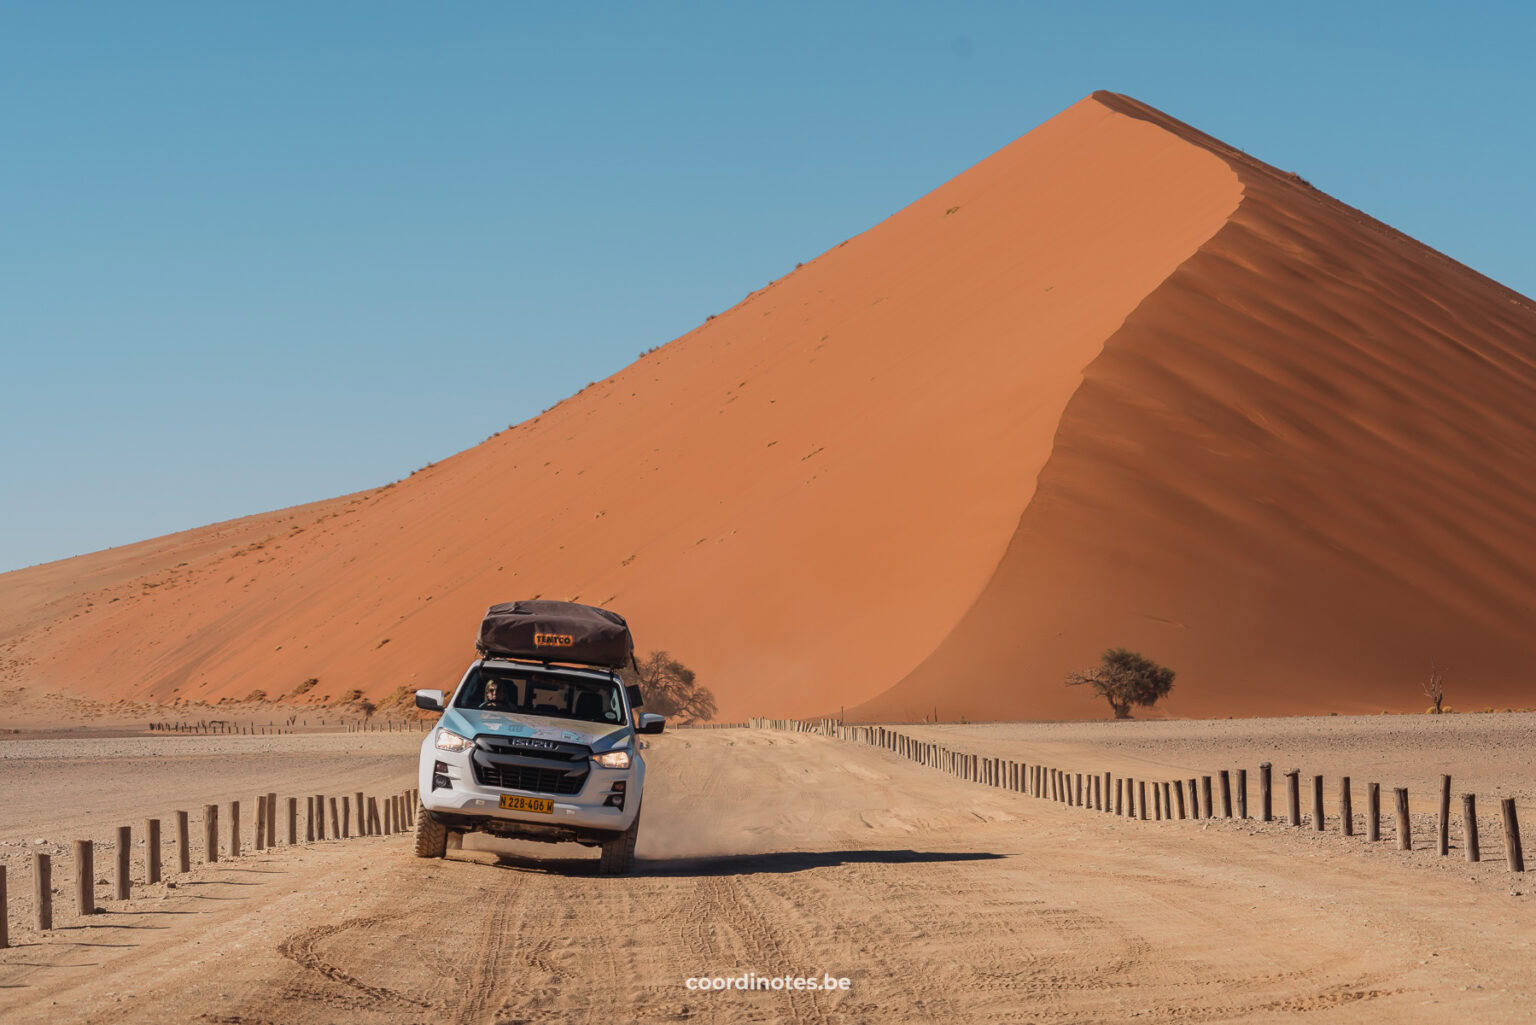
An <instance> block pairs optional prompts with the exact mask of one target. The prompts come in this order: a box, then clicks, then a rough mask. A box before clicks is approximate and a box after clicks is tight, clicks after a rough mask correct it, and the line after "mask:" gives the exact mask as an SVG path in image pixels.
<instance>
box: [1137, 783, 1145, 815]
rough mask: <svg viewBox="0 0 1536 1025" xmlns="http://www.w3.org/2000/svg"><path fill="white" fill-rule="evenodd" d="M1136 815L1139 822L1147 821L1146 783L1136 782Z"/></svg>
mask: <svg viewBox="0 0 1536 1025" xmlns="http://www.w3.org/2000/svg"><path fill="white" fill-rule="evenodd" d="M1136 815H1137V817H1138V818H1139V819H1141V821H1143V822H1145V821H1147V781H1146V780H1144V779H1138V780H1137V781H1136Z"/></svg>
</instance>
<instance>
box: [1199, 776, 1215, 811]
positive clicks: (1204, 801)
mask: <svg viewBox="0 0 1536 1025" xmlns="http://www.w3.org/2000/svg"><path fill="white" fill-rule="evenodd" d="M1212 811H1213V809H1212V807H1211V777H1209V776H1201V777H1200V817H1201V818H1202V819H1208V818H1210V817H1211V814H1212Z"/></svg>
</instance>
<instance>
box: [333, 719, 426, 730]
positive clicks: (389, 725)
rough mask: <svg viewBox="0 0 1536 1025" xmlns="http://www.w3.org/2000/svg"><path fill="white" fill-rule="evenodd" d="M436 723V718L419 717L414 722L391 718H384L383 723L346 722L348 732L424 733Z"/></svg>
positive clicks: (367, 720) (369, 720) (368, 720)
mask: <svg viewBox="0 0 1536 1025" xmlns="http://www.w3.org/2000/svg"><path fill="white" fill-rule="evenodd" d="M436 725H437V720H436V719H421V720H418V721H414V722H400V723H397V722H396V721H395V720H393V719H385V720H383V723H382V724H380V723H378V722H374V721H373V720H371V719H364V720H363V721H362V722H356V723H347V732H348V733H416V732H422V733H425V732H426V731H427V730H430V729H431V728H432V727H433V726H436Z"/></svg>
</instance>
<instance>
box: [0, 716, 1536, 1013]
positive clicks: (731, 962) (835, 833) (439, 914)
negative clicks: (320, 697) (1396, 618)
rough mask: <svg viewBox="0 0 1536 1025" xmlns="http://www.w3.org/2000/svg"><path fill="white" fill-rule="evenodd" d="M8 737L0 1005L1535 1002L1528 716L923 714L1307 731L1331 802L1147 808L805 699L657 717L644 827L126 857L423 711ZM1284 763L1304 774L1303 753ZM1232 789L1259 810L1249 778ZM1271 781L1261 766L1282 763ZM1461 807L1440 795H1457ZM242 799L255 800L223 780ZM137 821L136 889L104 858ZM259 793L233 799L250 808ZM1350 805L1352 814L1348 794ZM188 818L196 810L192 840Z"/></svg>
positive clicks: (1193, 1006) (1172, 734) (35, 1008)
mask: <svg viewBox="0 0 1536 1025" xmlns="http://www.w3.org/2000/svg"><path fill="white" fill-rule="evenodd" d="M13 728H15V729H17V730H19V732H16V733H10V734H6V735H5V736H4V739H0V793H4V795H5V804H6V808H5V816H4V818H3V820H0V858H3V862H4V864H5V866H6V869H7V877H8V879H9V880H10V890H11V903H12V913H11V917H12V927H11V933H12V935H11V942H12V944H13V946H12V948H11V949H7V950H3V951H0V1019H3V1020H4V1021H6V1022H7V1023H11V1022H15V1023H18V1025H21V1023H29V1022H57V1021H79V1022H102V1023H105V1022H164V1021H186V1022H209V1023H262V1022H274V1023H276V1022H283V1023H287V1022H294V1023H311V1022H313V1023H321V1022H331V1021H340V1020H345V1021H349V1022H361V1023H373V1022H378V1023H395V1022H399V1023H408V1022H426V1021H431V1022H464V1023H487V1025H490V1023H503V1025H505V1023H512V1022H589V1021H612V1020H616V1019H618V1020H625V1021H645V1022H652V1021H676V1022H682V1021H720V1022H734V1021H805V1022H814V1021H826V1022H869V1021H901V1022H907V1021H912V1022H918V1021H1035V1022H1111V1021H1150V1022H1191V1021H1245V1022H1246V1021H1255V1022H1257V1021H1277V1020H1282V1019H1284V1020H1290V1019H1291V1018H1292V1017H1293V1016H1294V1015H1296V1014H1298V1013H1302V1012H1305V1016H1306V1018H1307V1020H1311V1021H1317V1022H1352V1021H1395V1022H1443V1021H1451V1020H1454V1021H1479V1022H1523V1021H1530V1020H1532V1017H1533V1015H1536V1007H1533V1004H1532V999H1533V996H1536V979H1533V976H1532V973H1531V971H1530V963H1531V957H1532V953H1533V944H1536V905H1533V898H1532V896H1531V895H1530V893H1529V889H1530V884H1529V883H1528V882H1527V881H1526V877H1525V876H1524V875H1517V874H1513V873H1510V872H1509V871H1507V869H1506V867H1505V864H1504V859H1503V851H1502V848H1501V845H1500V841H1499V832H1498V821H1497V803H1496V801H1495V800H1494V798H1496V797H1498V796H1515V797H1517V798H1518V799H1519V800H1521V801H1522V802H1526V803H1528V802H1529V800H1530V798H1531V796H1532V795H1531V792H1530V791H1531V784H1530V778H1529V773H1528V771H1527V769H1528V764H1529V763H1528V760H1527V756H1526V755H1525V752H1526V751H1528V750H1529V747H1530V744H1531V742H1532V740H1533V739H1536V716H1533V715H1531V714H1522V713H1493V714H1476V715H1455V716H1439V717H1431V716H1423V715H1420V716H1362V717H1349V716H1324V717H1298V718H1291V719H1271V720H1236V719H1234V720H1204V721H1166V722H1129V723H1127V722H1103V723H991V724H977V725H944V724H937V725H927V726H925V725H922V724H918V725H912V726H904V727H892V728H895V729H899V730H901V731H902V732H904V733H906V734H908V735H910V736H914V737H920V738H923V739H927V740H933V741H936V742H938V743H943V744H947V745H949V746H951V747H954V748H957V749H963V750H970V751H974V752H977V753H980V754H985V755H992V756H999V757H1006V758H1011V759H1015V760H1021V761H1028V762H1030V763H1031V764H1047V765H1052V766H1054V767H1057V768H1060V769H1063V770H1066V771H1069V772H1075V771H1090V772H1091V771H1100V772H1102V771H1105V770H1109V771H1112V772H1114V773H1115V775H1116V776H1117V777H1118V776H1120V775H1121V774H1122V773H1123V774H1127V775H1132V776H1134V777H1137V778H1145V779H1179V778H1183V777H1187V776H1194V775H1199V774H1207V773H1213V772H1217V771H1219V770H1220V769H1229V770H1233V771H1234V772H1235V770H1236V769H1238V768H1247V769H1248V770H1249V775H1250V787H1252V786H1253V782H1252V781H1253V779H1254V778H1255V777H1256V773H1257V762H1258V761H1259V760H1260V759H1261V758H1262V760H1266V761H1270V762H1272V763H1273V764H1274V765H1275V768H1276V773H1277V779H1278V773H1280V772H1282V771H1283V770H1284V768H1289V767H1300V768H1301V769H1302V770H1303V772H1304V773H1312V772H1319V773H1323V774H1324V775H1325V776H1326V777H1327V779H1328V790H1327V792H1328V794H1329V796H1330V804H1329V808H1328V812H1327V814H1328V816H1329V820H1328V822H1327V823H1326V824H1327V831H1326V832H1323V833H1316V832H1313V831H1312V830H1311V829H1310V828H1308V827H1307V826H1306V825H1304V826H1303V828H1300V829H1293V828H1290V827H1289V826H1286V825H1284V824H1283V823H1281V822H1276V823H1270V824H1264V823H1260V822H1258V821H1255V820H1237V819H1233V820H1226V819H1223V818H1220V817H1219V816H1218V817H1216V818H1212V819H1205V820H1183V821H1179V820H1169V821H1158V820H1156V819H1148V820H1147V821H1142V820H1140V819H1134V818H1129V817H1125V816H1115V815H1113V814H1106V813H1103V812H1098V811H1094V810H1092V809H1090V808H1082V807H1069V806H1066V805H1063V804H1059V803H1054V802H1052V801H1049V800H1043V799H1037V798H1034V797H1030V796H1026V795H1023V794H1019V793H1014V792H1009V791H1006V790H1002V789H997V788H993V787H988V786H983V785H981V784H978V783H975V782H968V781H963V780H960V779H956V778H954V777H951V776H948V775H944V774H942V773H939V772H937V771H936V770H934V769H933V768H929V767H924V766H920V765H917V764H915V763H913V762H912V761H909V760H906V759H903V758H899V757H897V756H896V755H894V754H892V753H891V752H889V751H884V750H879V749H876V748H872V747H868V746H864V745H860V744H855V743H850V742H846V741H840V740H836V739H831V738H828V737H823V736H818V735H814V734H807V733H792V732H784V731H779V730H768V729H746V728H724V729H677V730H673V731H669V732H667V733H665V734H663V735H661V736H659V737H653V738H651V739H650V740H649V743H648V747H647V750H646V751H645V757H646V758H647V762H648V765H649V766H650V780H649V782H648V785H647V790H646V799H645V808H644V817H643V823H644V824H643V827H642V830H641V835H640V843H639V848H638V855H639V862H638V868H637V871H636V873H635V874H634V875H633V876H631V877H621V878H610V877H604V876H600V875H598V874H597V871H596V869H597V861H596V858H595V855H594V854H593V852H591V851H589V850H586V849H584V848H581V847H578V846H575V845H561V846H548V845H530V844H519V843H515V842H511V841H495V840H489V839H485V838H478V837H471V838H470V839H469V840H468V841H467V842H466V844H465V849H464V850H461V851H455V852H451V853H450V855H449V857H448V858H447V859H445V860H442V861H423V860H420V859H417V858H415V857H414V856H413V855H412V853H411V846H410V834H409V833H397V834H391V835H385V836H373V837H363V838H358V837H352V838H349V839H344V840H338V839H327V840H324V841H316V842H312V843H306V842H303V840H302V837H301V842H300V843H299V844H298V845H296V846H292V847H290V846H288V845H287V844H286V843H284V842H282V840H281V838H280V840H279V843H278V846H277V847H276V848H273V849H269V850H265V851H259V852H258V851H254V850H252V849H251V848H250V846H249V839H247V846H246V848H245V850H244V852H243V853H242V854H241V855H240V856H239V857H235V858H229V857H227V856H226V858H225V859H224V860H221V861H220V862H218V863H216V864H212V865H209V864H203V863H202V859H201V856H200V854H199V856H197V857H194V864H193V868H192V871H191V872H190V873H188V874H185V875H183V874H180V873H177V872H176V871H174V865H172V866H171V871H170V872H169V873H168V874H167V876H166V877H165V880H164V881H163V882H161V883H157V884H152V885H151V884H147V883H145V882H144V877H143V852H142V847H141V846H140V845H141V844H142V836H143V834H142V831H141V829H140V826H141V823H142V822H143V821H144V819H146V818H149V817H161V818H162V819H169V818H170V815H171V813H172V812H173V811H174V810H175V809H178V808H182V809H189V810H190V811H191V813H192V834H193V836H194V837H200V836H201V832H200V828H201V824H200V819H201V809H202V807H203V806H204V805H205V804H209V803H218V804H220V805H221V806H224V807H227V804H228V802H229V801H232V800H245V801H246V802H247V804H246V807H247V809H249V808H250V806H251V805H250V803H249V802H251V801H253V800H254V798H255V797H256V795H257V794H259V793H263V792H266V791H275V792H277V793H279V794H280V795H284V796H286V795H290V794H299V795H304V794H309V793H313V792H324V793H330V794H342V793H351V792H353V791H356V790H368V791H369V792H370V793H373V792H379V791H384V792H393V791H398V790H400V789H403V788H406V787H409V786H411V785H413V782H414V772H415V764H416V748H417V745H418V744H419V742H420V737H421V736H422V734H421V732H420V730H419V727H418V728H417V729H415V730H413V731H411V732H397V733H389V732H370V733H349V732H343V731H341V730H338V729H337V728H335V727H326V728H324V731H322V729H321V728H319V727H312V728H311V729H310V731H309V732H299V733H295V734H284V735H276V736H261V735H255V736H250V735H223V736H164V735H154V734H150V733H147V732H145V731H144V730H143V723H142V722H141V721H132V720H130V721H123V722H116V723H113V722H106V721H101V720H98V721H97V722H96V723H95V724H94V725H92V726H89V727H83V728H76V729H75V730H73V731H72V734H71V735H70V736H68V737H60V736H58V735H56V734H55V733H50V734H48V735H46V736H39V735H37V733H36V732H35V731H33V730H32V729H31V728H30V727H28V726H19V727H13ZM1442 772H1445V773H1450V774H1452V776H1453V778H1454V779H1455V780H1456V789H1457V791H1458V792H1459V791H1460V790H1462V789H1473V788H1475V789H1476V790H1477V791H1478V792H1479V797H1480V798H1481V800H1482V802H1483V803H1482V805H1481V807H1482V809H1483V816H1484V818H1485V819H1486V821H1485V822H1484V823H1483V824H1482V838H1483V859H1484V860H1482V861H1480V862H1478V863H1476V864H1469V863H1467V862H1466V860H1465V858H1464V855H1463V850H1462V847H1461V843H1460V822H1459V819H1456V820H1454V821H1453V824H1452V839H1453V842H1452V848H1451V851H1450V854H1449V855H1448V856H1444V857H1442V856H1440V855H1439V854H1438V853H1437V852H1436V850H1435V847H1434V838H1435V821H1434V814H1433V813H1434V805H1435V795H1436V794H1437V793H1438V787H1439V774H1440V773H1442ZM1340 774H1351V775H1352V777H1353V779H1354V781H1355V783H1356V787H1357V788H1358V790H1357V793H1361V795H1362V796H1360V797H1357V799H1356V813H1357V817H1358V816H1359V815H1360V814H1361V812H1362V810H1363V807H1364V801H1363V787H1364V785H1365V783H1366V782H1367V781H1368V780H1375V781H1377V782H1380V783H1382V784H1383V786H1384V788H1387V789H1388V790H1390V788H1391V787H1393V786H1407V787H1408V788H1409V789H1410V793H1411V797H1412V801H1413V809H1414V812H1415V817H1414V834H1415V835H1414V844H1415V849H1414V850H1412V851H1409V852H1403V851H1399V850H1396V849H1395V845H1394V844H1393V843H1392V842H1391V836H1392V824H1391V822H1390V817H1389V816H1387V820H1386V821H1384V823H1383V831H1384V837H1385V839H1383V841H1381V842H1377V843H1369V842H1367V841H1366V840H1365V839H1364V838H1363V837H1362V836H1358V835H1357V836H1355V837H1344V836H1342V835H1340V833H1339V830H1338V823H1337V821H1336V819H1335V815H1336V810H1335V809H1334V807H1333V805H1332V801H1331V798H1332V796H1333V794H1334V784H1335V781H1336V777H1337V776H1338V775H1340ZM1304 778H1305V777H1304ZM1251 801H1252V803H1251V805H1250V812H1251V814H1254V815H1256V814H1257V800H1256V795H1253V797H1252V798H1251ZM1276 801H1277V808H1279V809H1281V810H1282V812H1283V809H1284V803H1283V797H1282V795H1281V794H1280V792H1279V789H1278V787H1277V791H1276ZM1458 808H1459V805H1458ZM247 814H249V812H247ZM118 825H131V826H133V827H134V829H135V837H136V838H137V839H136V841H135V850H134V851H133V856H132V864H133V871H134V875H135V885H134V888H133V892H132V896H131V898H130V899H129V900H126V901H117V900H115V899H113V898H112V896H111V887H110V886H109V885H106V884H107V882H108V877H109V874H110V872H109V866H110V865H111V863H112V856H113V854H112V839H113V836H114V829H115V827H116V826H118ZM247 828H249V820H247ZM1357 831H1358V832H1363V823H1362V824H1360V825H1359V826H1358V829H1357ZM76 839H92V840H94V841H95V843H96V859H97V875H98V876H99V878H100V882H101V885H98V886H97V887H96V897H97V900H98V903H99V906H100V908H101V911H100V913H98V914H96V915H94V916H91V917H89V918H84V917H81V916H78V915H75V914H74V913H73V905H72V903H71V901H72V900H73V891H72V884H71V876H70V872H71V868H70V856H71V855H70V842H71V841H73V840H76ZM196 846H197V844H194V847H196ZM35 851H45V852H51V853H53V854H54V855H55V858H54V861H55V869H54V873H55V875H54V885H55V888H56V889H57V890H58V891H59V892H58V894H57V895H56V897H55V915H56V919H55V929H54V930H52V931H50V932H48V933H37V932H36V931H34V930H32V929H31V928H30V924H29V923H30V918H31V907H30V896H29V895H30V882H29V880H30V871H31V869H30V859H31V857H32V855H33V853H34V852H35ZM749 971H750V972H755V973H757V974H758V975H759V976H772V975H779V974H788V975H806V976H811V975H821V974H830V975H832V976H841V977H846V978H848V979H849V980H850V984H849V988H848V989H847V990H846V991H840V992H836V993H828V992H812V991H802V992H772V991H768V992H746V993H742V992H736V991H724V992H698V991H695V990H690V989H689V988H687V985H686V980H687V979H688V978H690V977H696V976H728V975H737V974H742V973H746V972H749Z"/></svg>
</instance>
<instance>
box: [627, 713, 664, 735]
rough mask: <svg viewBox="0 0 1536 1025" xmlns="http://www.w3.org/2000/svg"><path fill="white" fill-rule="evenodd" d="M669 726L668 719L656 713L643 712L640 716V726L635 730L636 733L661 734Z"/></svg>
mask: <svg viewBox="0 0 1536 1025" xmlns="http://www.w3.org/2000/svg"><path fill="white" fill-rule="evenodd" d="M666 725H667V717H666V716H664V715H657V714H656V713H655V712H643V713H641V715H640V725H639V726H638V727H637V728H636V729H635V732H636V733H660V732H661V731H662V728H663V727H664V726H666Z"/></svg>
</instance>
